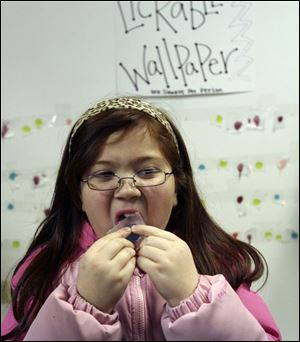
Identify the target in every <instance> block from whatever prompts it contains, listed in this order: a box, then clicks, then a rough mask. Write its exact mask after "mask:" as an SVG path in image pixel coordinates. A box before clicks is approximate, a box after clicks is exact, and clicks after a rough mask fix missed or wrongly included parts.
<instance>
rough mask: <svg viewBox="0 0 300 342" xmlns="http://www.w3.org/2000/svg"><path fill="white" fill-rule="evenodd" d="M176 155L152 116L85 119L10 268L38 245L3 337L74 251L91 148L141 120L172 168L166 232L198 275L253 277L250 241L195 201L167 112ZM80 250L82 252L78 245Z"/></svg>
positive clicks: (33, 311)
mask: <svg viewBox="0 0 300 342" xmlns="http://www.w3.org/2000/svg"><path fill="white" fill-rule="evenodd" d="M169 122H170V124H171V126H172V128H173V131H174V133H175V136H176V139H177V142H178V147H179V153H178V150H177V147H176V145H175V142H174V139H172V137H171V135H170V133H169V132H168V130H167V129H166V128H165V127H164V126H163V125H162V124H160V123H159V122H158V121H157V120H156V119H155V118H153V117H151V116H149V115H147V114H145V113H143V112H141V111H139V110H136V109H108V110H107V111H105V112H103V113H101V114H99V115H95V116H93V117H91V118H89V119H88V120H87V121H85V122H84V123H83V124H82V125H81V126H80V128H79V129H78V131H77V132H76V134H75V135H74V137H73V138H72V150H71V152H70V154H69V150H68V145H69V141H70V137H71V133H72V132H71V133H70V135H69V137H68V140H67V143H66V147H65V150H64V153H63V156H62V161H61V165H60V168H59V171H58V175H57V180H56V185H55V190H54V195H53V198H52V203H51V207H50V211H49V215H48V216H47V218H46V219H45V220H44V221H43V222H42V223H41V224H40V226H39V227H38V229H37V231H36V233H35V236H34V238H33V241H32V243H31V245H30V247H29V249H28V251H27V253H26V255H25V256H24V258H23V259H22V260H21V261H20V262H19V264H18V266H17V267H16V269H15V271H14V274H16V272H17V270H18V269H19V268H20V266H21V265H22V264H23V263H24V261H25V260H26V259H28V257H29V256H30V255H31V254H32V253H33V251H36V250H37V248H39V247H42V248H41V249H40V252H39V253H38V254H37V255H36V256H35V257H34V258H33V260H32V261H31V263H30V264H29V266H28V267H27V268H26V270H25V271H24V273H23V274H22V276H21V278H20V280H19V281H18V283H17V286H16V288H15V290H14V291H12V305H13V312H14V316H15V318H16V320H17V322H18V325H17V326H16V327H15V328H14V329H13V330H12V331H11V332H10V333H8V334H6V335H5V336H3V338H6V339H11V338H12V337H16V336H20V335H21V334H23V333H25V332H26V331H27V330H28V328H29V327H30V325H31V323H32V321H33V320H34V318H35V317H36V315H37V313H38V311H39V310H40V308H41V306H42V305H43V304H44V302H45V300H46V299H47V297H48V295H49V294H50V292H51V291H52V290H53V289H54V288H55V287H56V286H57V285H58V282H59V276H60V274H61V271H62V269H63V268H64V266H67V265H68V264H70V263H71V262H73V261H74V260H75V259H76V258H77V257H78V253H79V252H80V250H79V242H80V236H81V229H82V224H83V222H84V220H86V219H87V218H86V217H85V214H84V212H83V211H82V210H81V199H80V179H81V178H82V176H83V174H84V172H86V170H88V168H90V167H91V165H93V163H94V162H95V160H96V158H97V156H98V154H99V149H101V146H103V144H104V143H105V141H106V139H107V138H108V137H109V135H110V134H112V133H114V132H116V131H121V130H128V129H131V128H133V127H135V126H136V125H137V124H139V123H144V124H145V126H146V127H147V129H148V130H149V132H150V134H152V135H153V137H155V138H156V139H157V141H158V142H159V145H160V147H161V152H162V153H163V155H164V156H165V158H166V159H167V161H168V162H169V164H170V165H171V166H172V170H173V173H174V176H175V179H176V187H177V188H176V191H177V199H178V204H177V206H176V207H174V208H173V211H172V213H171V217H170V220H169V222H168V225H167V227H166V229H167V230H169V231H172V232H174V233H176V235H178V236H179V237H180V238H181V239H183V240H184V241H186V243H187V244H188V245H189V247H190V249H191V251H192V254H193V257H194V261H195V264H196V267H197V269H198V272H199V273H200V274H206V275H215V274H223V275H224V276H225V278H226V279H227V281H228V282H229V283H230V284H231V286H232V287H233V288H234V289H237V288H238V287H239V285H240V284H241V283H243V282H247V283H251V282H252V281H254V280H257V279H259V278H260V277H261V276H262V274H263V271H264V263H265V260H264V258H263V256H262V255H261V254H260V253H259V252H258V251H257V250H256V249H255V248H254V247H252V246H250V245H249V244H247V243H244V242H242V241H239V240H236V239H234V238H233V237H231V236H230V235H229V234H228V233H226V232H225V231H223V230H222V229H221V228H220V227H219V226H218V225H217V224H216V223H215V222H214V221H213V219H212V218H211V217H210V216H209V214H208V213H207V211H206V210H205V208H204V207H203V205H202V203H201V201H200V198H199V194H198V192H197V189H196V186H195V182H194V179H193V172H192V167H191V163H190V160H189V156H188V152H187V149H186V146H185V143H184V141H183V139H182V137H181V135H180V133H179V131H178V129H177V128H176V126H175V125H174V123H173V122H172V121H171V119H170V118H169ZM81 252H83V251H81Z"/></svg>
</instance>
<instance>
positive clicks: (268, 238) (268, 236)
mask: <svg viewBox="0 0 300 342" xmlns="http://www.w3.org/2000/svg"><path fill="white" fill-rule="evenodd" d="M272 235H273V234H272V232H269V231H268V232H265V234H264V237H265V239H267V240H270V239H271V238H272Z"/></svg>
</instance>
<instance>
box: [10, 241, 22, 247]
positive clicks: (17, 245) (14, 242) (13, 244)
mask: <svg viewBox="0 0 300 342" xmlns="http://www.w3.org/2000/svg"><path fill="white" fill-rule="evenodd" d="M11 246H12V248H19V247H20V246H21V243H20V241H18V240H14V241H13V242H12V243H11Z"/></svg>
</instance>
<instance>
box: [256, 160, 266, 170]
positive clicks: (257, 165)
mask: <svg viewBox="0 0 300 342" xmlns="http://www.w3.org/2000/svg"><path fill="white" fill-rule="evenodd" d="M255 167H256V169H257V170H261V169H263V168H264V163H262V162H260V161H259V162H256V163H255Z"/></svg>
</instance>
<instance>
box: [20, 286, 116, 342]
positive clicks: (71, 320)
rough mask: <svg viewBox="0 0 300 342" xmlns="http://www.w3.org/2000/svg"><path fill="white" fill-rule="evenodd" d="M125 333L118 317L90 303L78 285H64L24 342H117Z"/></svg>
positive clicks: (47, 301)
mask: <svg viewBox="0 0 300 342" xmlns="http://www.w3.org/2000/svg"><path fill="white" fill-rule="evenodd" d="M121 337H122V330H121V324H120V321H119V317H118V314H117V313H116V312H114V313H113V314H111V315H109V314H105V313H103V312H101V311H99V310H98V309H96V308H95V307H94V306H92V305H91V304H89V303H88V302H86V301H85V300H84V299H83V298H81V297H80V296H79V294H78V293H77V290H76V287H75V285H71V286H67V285H64V284H60V285H59V286H58V287H57V288H56V289H55V290H54V291H53V292H52V293H51V294H50V295H49V297H48V298H47V300H46V301H45V303H44V305H43V306H42V308H41V309H40V311H39V313H38V315H37V316H36V318H35V320H34V321H33V323H32V324H31V326H30V328H29V330H28V332H27V334H26V336H25V338H24V341H43V340H45V339H47V340H49V341H65V340H69V341H70V340H73V341H116V340H121Z"/></svg>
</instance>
